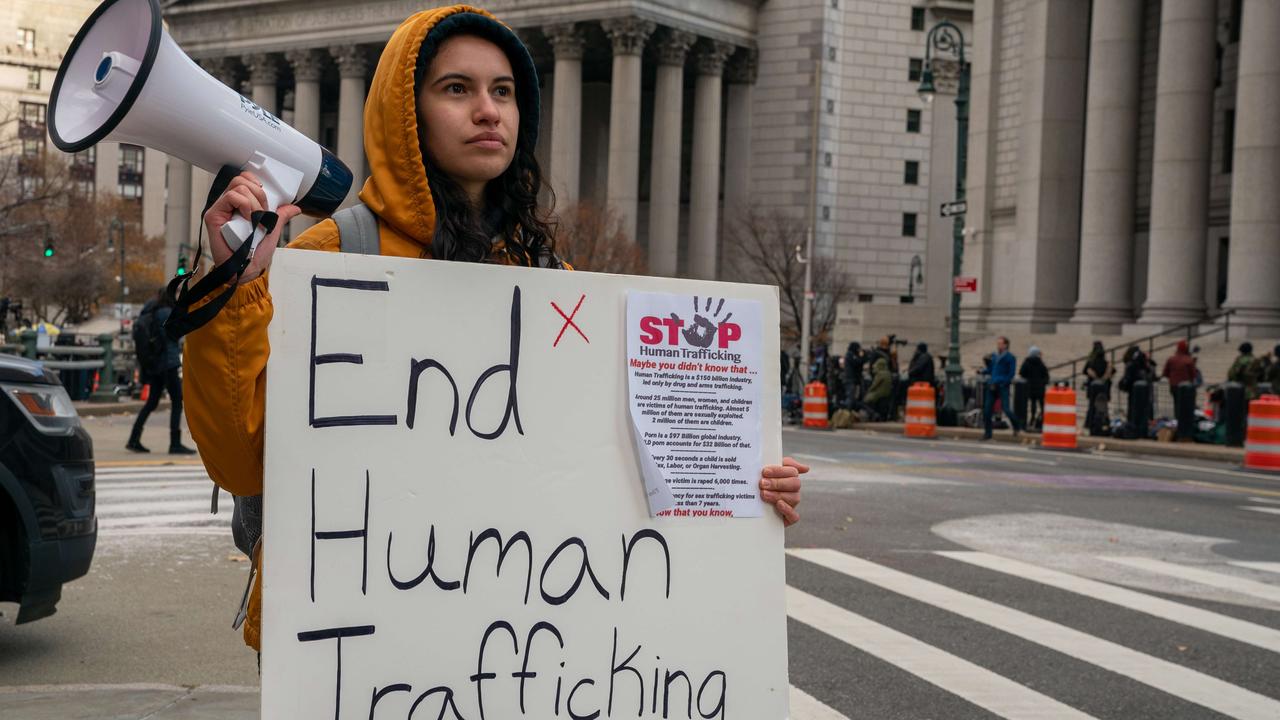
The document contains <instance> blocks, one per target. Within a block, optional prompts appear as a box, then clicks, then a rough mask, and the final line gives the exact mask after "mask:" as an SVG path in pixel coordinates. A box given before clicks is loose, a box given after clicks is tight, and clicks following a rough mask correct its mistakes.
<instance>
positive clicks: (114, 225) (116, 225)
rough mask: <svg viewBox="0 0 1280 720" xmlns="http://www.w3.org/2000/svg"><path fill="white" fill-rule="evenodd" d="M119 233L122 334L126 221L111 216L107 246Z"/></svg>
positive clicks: (122, 331) (122, 321)
mask: <svg viewBox="0 0 1280 720" xmlns="http://www.w3.org/2000/svg"><path fill="white" fill-rule="evenodd" d="M117 235H118V236H119V237H120V304H119V306H118V307H119V312H120V332H121V334H123V333H124V314H125V313H124V298H125V280H124V269H125V249H124V223H123V222H121V221H120V218H111V225H110V227H108V228H107V247H108V248H109V247H110V246H111V241H112V240H113V239H114V236H117Z"/></svg>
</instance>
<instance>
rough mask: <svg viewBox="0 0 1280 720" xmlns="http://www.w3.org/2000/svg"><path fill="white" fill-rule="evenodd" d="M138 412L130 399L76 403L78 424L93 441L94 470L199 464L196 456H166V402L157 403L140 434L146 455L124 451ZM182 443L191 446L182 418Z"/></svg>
mask: <svg viewBox="0 0 1280 720" xmlns="http://www.w3.org/2000/svg"><path fill="white" fill-rule="evenodd" d="M141 409H142V402H141V401H138V400H133V401H129V402H120V403H76V412H77V413H79V415H80V423H81V424H82V425H84V429H85V430H87V431H88V432H89V435H90V437H92V438H93V456H94V461H95V462H96V463H97V465H98V467H112V466H116V465H199V464H200V456H199V455H169V454H168V453H167V452H165V451H166V450H168V448H169V401H168V400H161V401H160V405H159V407H157V408H156V409H155V411H153V412H152V413H151V417H149V418H147V427H146V429H145V430H144V432H143V434H142V444H143V445H146V446H147V447H149V448H151V452H150V453H134V452H129V451H128V450H125V449H124V446H125V443H127V442H128V441H129V431H130V430H131V429H132V428H133V421H134V418H136V417H137V416H138V411H139V410H141ZM182 442H183V443H184V444H186V445H187V446H188V447H195V443H194V442H193V441H192V440H191V433H190V432H189V431H188V430H187V422H186V418H183V420H182Z"/></svg>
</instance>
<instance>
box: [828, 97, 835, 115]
mask: <svg viewBox="0 0 1280 720" xmlns="http://www.w3.org/2000/svg"><path fill="white" fill-rule="evenodd" d="M835 112H836V101H835V100H828V101H827V114H828V115H834V114H835Z"/></svg>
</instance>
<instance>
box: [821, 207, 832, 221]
mask: <svg viewBox="0 0 1280 720" xmlns="http://www.w3.org/2000/svg"><path fill="white" fill-rule="evenodd" d="M822 219H823V220H830V219H831V206H830V205H823V206H822Z"/></svg>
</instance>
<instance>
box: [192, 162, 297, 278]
mask: <svg viewBox="0 0 1280 720" xmlns="http://www.w3.org/2000/svg"><path fill="white" fill-rule="evenodd" d="M264 209H269V208H267V194H266V192H264V191H263V189H262V183H261V182H259V181H258V178H257V177H255V176H254V174H253V173H251V172H248V171H245V172H242V173H240V174H239V175H237V176H236V177H234V178H232V179H231V182H230V184H228V185H227V189H226V191H225V192H223V193H222V195H220V196H218V199H217V201H216V202H214V203H213V205H212V206H211V207H210V208H209V210H208V211H207V212H206V213H205V214H204V227H205V231H206V232H208V233H209V251H210V252H211V253H212V254H213V262H214V264H215V265H221V264H222V263H224V262H226V261H227V259H228V258H230V257H231V255H232V253H233V251H232V249H231V246H229V245H227V241H226V240H224V239H223V238H222V226H223V225H225V224H227V222H228V221H230V220H231V218H232V217H234V216H235V215H242V216H244V217H245V218H249V217H251V216H252V215H253V214H254V213H255V212H258V211H259V210H264ZM301 212H302V211H301V210H300V209H298V206H297V205H281V206H280V207H278V208H275V213H276V215H278V216H279V220H278V221H277V222H276V229H275V230H272V231H271V233H270V234H269V235H267V236H266V237H265V238H263V239H262V242H260V243H258V249H257V250H255V251H254V252H253V259H252V260H250V261H249V267H247V268H245V271H244V275H242V276H241V277H240V280H241V281H242V282H248V281H250V280H253V279H255V278H257V277H258V276H259V275H261V274H262V273H264V272H266V270H267V268H269V267H271V257H272V256H273V255H274V254H275V252H276V242H277V241H279V239H280V233H281V232H283V231H284V227H285V225H288V224H289V221H290V220H292V219H293V218H295V217H297V216H298V214H299V213H301Z"/></svg>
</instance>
